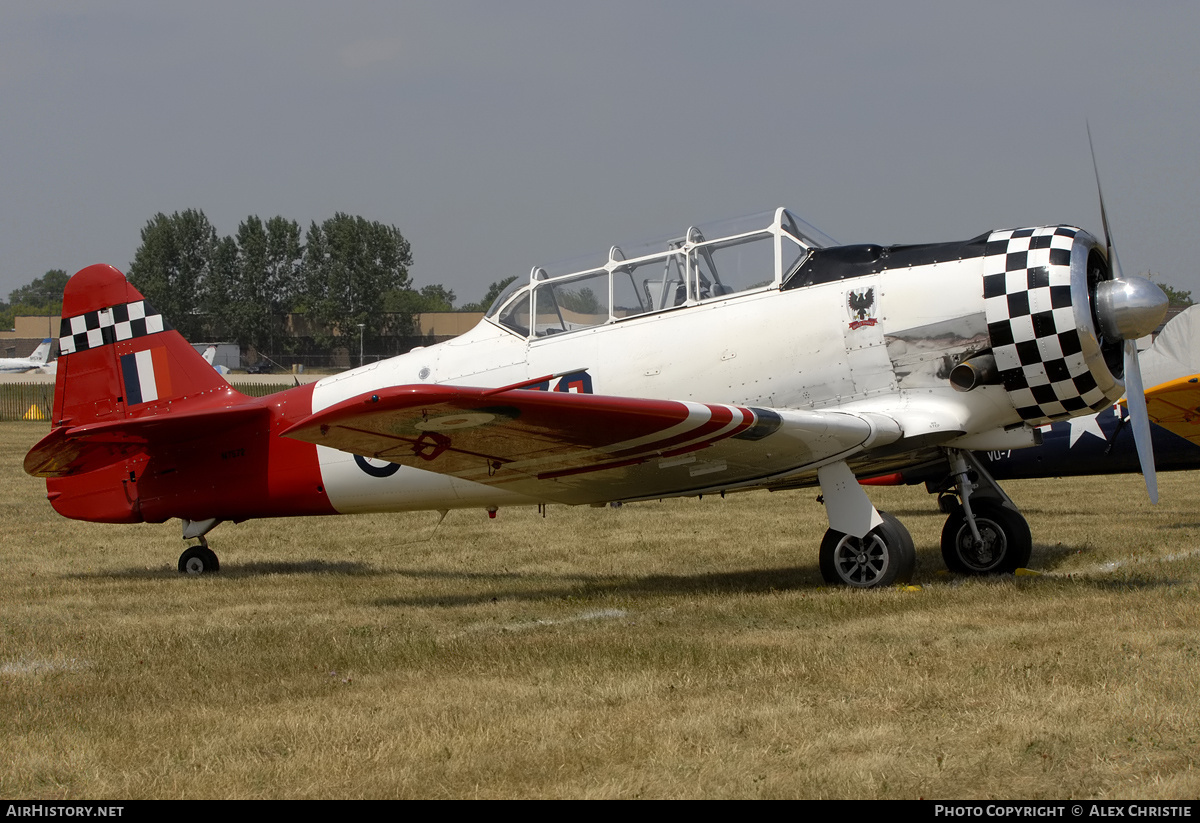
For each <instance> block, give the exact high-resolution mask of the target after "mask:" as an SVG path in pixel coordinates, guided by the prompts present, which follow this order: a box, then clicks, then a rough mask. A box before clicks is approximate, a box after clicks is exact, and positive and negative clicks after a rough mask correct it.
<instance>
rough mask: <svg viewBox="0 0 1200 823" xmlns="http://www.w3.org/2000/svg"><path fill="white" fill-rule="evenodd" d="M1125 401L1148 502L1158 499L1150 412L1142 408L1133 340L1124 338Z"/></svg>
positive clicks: (1143, 396) (1143, 400)
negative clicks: (1148, 496) (1144, 479)
mask: <svg viewBox="0 0 1200 823" xmlns="http://www.w3.org/2000/svg"><path fill="white" fill-rule="evenodd" d="M1125 402H1126V404H1127V405H1128V406H1129V422H1130V423H1132V424H1133V443H1134V445H1135V446H1137V453H1138V462H1139V463H1141V465H1142V475H1143V476H1144V477H1145V478H1146V493H1147V494H1149V495H1150V502H1151V503H1158V475H1157V474H1156V473H1155V471H1154V444H1153V443H1152V442H1151V440H1150V415H1149V413H1148V412H1147V411H1146V389H1145V387H1144V386H1143V385H1142V366H1141V364H1140V363H1139V362H1138V353H1137V341H1136V340H1126V341H1125Z"/></svg>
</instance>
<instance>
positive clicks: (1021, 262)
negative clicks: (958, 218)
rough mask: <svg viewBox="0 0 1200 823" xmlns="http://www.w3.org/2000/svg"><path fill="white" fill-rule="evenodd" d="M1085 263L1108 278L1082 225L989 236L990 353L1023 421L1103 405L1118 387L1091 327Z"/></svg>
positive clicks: (986, 292)
mask: <svg viewBox="0 0 1200 823" xmlns="http://www.w3.org/2000/svg"><path fill="white" fill-rule="evenodd" d="M1089 267H1090V268H1091V274H1092V279H1093V280H1094V279H1096V277H1099V278H1100V279H1107V278H1108V277H1109V274H1108V265H1107V263H1106V262H1105V261H1104V256H1103V253H1102V251H1101V247H1100V246H1099V244H1098V243H1097V242H1096V240H1095V238H1093V237H1092V236H1091V235H1089V234H1088V233H1087V232H1085V231H1083V230H1082V229H1077V228H1073V227H1070V226H1042V227H1038V228H1027V229H1009V230H1006V231H997V232H993V233H992V234H991V235H990V236H989V237H988V241H987V247H986V252H985V254H984V259H983V296H984V312H985V314H986V317H987V324H988V335H989V336H990V338H991V342H992V354H993V356H994V357H995V358H996V368H997V370H998V371H999V372H1000V381H1001V383H1003V385H1004V388H1005V389H1006V390H1007V392H1008V396H1009V399H1010V400H1011V401H1012V404H1013V406H1014V407H1015V408H1016V409H1017V412H1018V413H1019V414H1020V415H1021V419H1022V420H1024V421H1025V422H1026V423H1027V424H1029V425H1034V426H1037V425H1041V424H1043V423H1048V422H1050V421H1051V420H1061V419H1063V418H1067V417H1072V416H1074V415H1076V414H1079V413H1080V412H1082V411H1084V410H1085V409H1094V410H1099V409H1102V408H1104V407H1105V406H1107V405H1109V404H1110V403H1112V402H1114V401H1115V400H1117V398H1119V397H1120V396H1121V395H1122V394H1123V393H1124V390H1125V387H1124V384H1123V383H1122V381H1121V380H1120V379H1119V376H1118V375H1114V374H1113V372H1112V370H1110V369H1109V367H1108V365H1107V363H1106V361H1105V356H1104V352H1103V351H1102V350H1101V344H1100V339H1099V335H1098V334H1097V333H1096V329H1095V324H1094V321H1093V315H1092V306H1091V295H1090V294H1089V286H1088V280H1089ZM1097 272H1099V273H1098V274H1097ZM1093 286H1094V284H1093Z"/></svg>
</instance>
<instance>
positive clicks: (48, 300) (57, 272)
mask: <svg viewBox="0 0 1200 823" xmlns="http://www.w3.org/2000/svg"><path fill="white" fill-rule="evenodd" d="M69 279H70V278H68V277H67V273H66V272H65V271H63V270H62V269H51V270H50V271H48V272H46V273H45V274H43V275H42V276H41V277H35V278H34V279H33V282H32V283H30V284H29V285H27V286H21V288H19V289H13V290H12V291H11V292H9V295H8V302H9V303H10V304H11V305H14V306H16V305H26V306H42V307H48V306H56V307H57V308H56V309H55V311H58V309H61V308H62V296H63V289H64V288H66V286H67V280H69Z"/></svg>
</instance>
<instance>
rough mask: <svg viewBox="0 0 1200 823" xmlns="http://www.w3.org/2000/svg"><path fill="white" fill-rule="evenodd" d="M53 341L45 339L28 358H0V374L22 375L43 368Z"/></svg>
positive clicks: (48, 357) (48, 358)
mask: <svg viewBox="0 0 1200 823" xmlns="http://www.w3.org/2000/svg"><path fill="white" fill-rule="evenodd" d="M53 342H54V341H53V340H51V339H50V338H49V337H47V338H46V339H45V340H43V341H42V342H41V343H38V346H37V348H36V349H34V350H33V353H32V354H30V355H29V356H28V357H0V374H23V373H25V372H29V371H34V370H36V369H41V368H44V367H45V365H46V363H47V362H48V361H49V360H50V346H51V344H52V343H53Z"/></svg>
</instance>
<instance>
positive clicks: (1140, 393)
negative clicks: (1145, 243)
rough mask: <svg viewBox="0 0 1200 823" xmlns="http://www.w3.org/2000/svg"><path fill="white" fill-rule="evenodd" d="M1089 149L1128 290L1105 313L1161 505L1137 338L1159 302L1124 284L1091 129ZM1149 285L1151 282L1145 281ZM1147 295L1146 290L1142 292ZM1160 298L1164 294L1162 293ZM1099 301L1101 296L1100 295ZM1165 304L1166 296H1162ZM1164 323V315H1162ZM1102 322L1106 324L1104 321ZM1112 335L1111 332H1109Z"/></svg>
mask: <svg viewBox="0 0 1200 823" xmlns="http://www.w3.org/2000/svg"><path fill="white" fill-rule="evenodd" d="M1087 133H1088V148H1089V149H1090V150H1091V152H1092V171H1094V172H1095V174H1096V194H1097V195H1098V196H1099V197H1100V221H1101V222H1102V223H1103V224H1104V242H1105V244H1106V245H1107V246H1108V266H1109V269H1110V270H1111V272H1112V281H1111V282H1112V283H1113V285H1118V284H1119V285H1121V286H1122V288H1123V289H1124V290H1125V295H1124V299H1122V300H1120V301H1119V302H1116V303H1115V305H1114V302H1113V298H1112V292H1109V293H1108V295H1106V302H1107V306H1108V308H1107V311H1105V312H1103V314H1104V315H1105V318H1106V319H1107V320H1108V322H1109V323H1110V324H1111V325H1113V326H1115V327H1116V329H1117V330H1119V332H1118V333H1123V334H1124V335H1125V402H1126V403H1127V404H1128V406H1129V422H1130V423H1132V424H1133V443H1134V445H1135V446H1136V447H1137V453H1138V462H1139V463H1140V464H1141V466H1142V476H1143V477H1145V479H1146V493H1147V494H1149V495H1150V502H1151V503H1158V475H1157V474H1156V473H1155V471H1154V444H1153V443H1152V442H1151V440H1150V414H1149V412H1147V411H1146V388H1145V386H1143V385H1142V364H1141V363H1140V362H1139V361H1138V353H1137V340H1136V339H1135V337H1136V336H1137V335H1138V334H1142V333H1148V331H1149V330H1148V329H1147V330H1145V331H1143V330H1141V329H1140V328H1139V327H1140V326H1141V323H1139V322H1135V319H1136V320H1139V321H1140V320H1141V319H1143V318H1142V317H1141V316H1140V315H1141V314H1142V311H1141V310H1142V308H1143V307H1147V308H1149V311H1148V312H1147V314H1152V313H1153V311H1154V310H1155V309H1154V307H1153V306H1151V305H1150V304H1152V303H1154V302H1157V301H1155V300H1154V299H1153V298H1154V297H1156V296H1157V295H1153V294H1149V293H1148V294H1147V296H1146V297H1145V298H1140V297H1139V298H1134V297H1132V295H1134V294H1136V293H1137V291H1138V289H1137V288H1136V287H1137V286H1138V285H1144V284H1143V283H1142V279H1141V278H1134V280H1136V281H1138V283H1136V284H1134V283H1132V282H1128V283H1125V282H1122V281H1124V280H1125V278H1123V277H1122V276H1121V263H1120V261H1118V260H1117V250H1116V248H1115V247H1114V246H1113V241H1112V231H1111V230H1110V229H1109V227H1108V212H1107V210H1106V209H1105V208H1104V191H1103V190H1102V189H1101V188H1100V167H1099V166H1098V165H1097V163H1096V147H1095V146H1094V145H1093V144H1092V126H1091V124H1090V123H1089V124H1088V126H1087ZM1145 282H1146V283H1148V282H1149V281H1145ZM1143 291H1144V290H1143ZM1159 295H1161V292H1159ZM1098 297H1099V295H1098ZM1162 297H1163V299H1164V300H1165V295H1162ZM1158 310H1160V311H1162V312H1165V311H1166V305H1165V303H1161V304H1160V306H1159V307H1158ZM1160 319H1161V315H1160ZM1102 322H1103V321H1102ZM1110 333H1111V332H1110Z"/></svg>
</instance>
